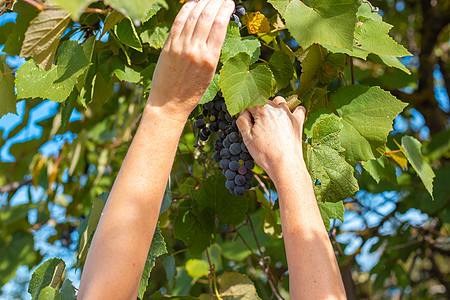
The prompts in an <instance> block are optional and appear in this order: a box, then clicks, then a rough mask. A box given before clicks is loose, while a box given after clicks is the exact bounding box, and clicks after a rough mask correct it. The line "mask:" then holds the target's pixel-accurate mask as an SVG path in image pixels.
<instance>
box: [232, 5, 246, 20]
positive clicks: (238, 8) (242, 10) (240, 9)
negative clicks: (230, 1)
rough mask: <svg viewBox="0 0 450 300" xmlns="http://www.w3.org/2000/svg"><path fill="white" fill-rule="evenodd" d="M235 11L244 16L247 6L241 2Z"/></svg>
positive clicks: (239, 15)
mask: <svg viewBox="0 0 450 300" xmlns="http://www.w3.org/2000/svg"><path fill="white" fill-rule="evenodd" d="M234 13H235V14H236V15H237V16H238V17H242V16H244V15H245V6H244V4H242V3H239V4H238V5H236V8H235V9H234Z"/></svg>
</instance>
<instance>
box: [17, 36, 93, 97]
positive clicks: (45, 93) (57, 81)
mask: <svg viewBox="0 0 450 300" xmlns="http://www.w3.org/2000/svg"><path fill="white" fill-rule="evenodd" d="M57 57H58V66H55V65H53V67H52V68H51V69H50V70H49V71H45V70H42V69H40V68H38V67H37V66H36V64H35V63H34V61H33V60H28V61H27V62H26V63H25V64H23V65H22V67H21V68H20V69H19V70H18V71H17V74H16V87H17V98H18V99H27V98H42V99H50V100H52V101H57V102H63V101H64V100H66V99H67V98H68V97H69V95H70V93H71V92H72V90H73V88H74V86H75V84H76V83H77V79H78V77H79V76H80V75H81V74H82V73H83V72H84V71H85V70H86V69H87V68H88V66H89V64H90V63H89V60H88V59H87V57H86V55H85V53H84V52H83V48H82V46H80V45H79V44H78V43H77V42H75V41H67V42H64V43H62V44H61V46H60V47H59V49H58V54H57Z"/></svg>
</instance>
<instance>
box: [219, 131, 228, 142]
mask: <svg viewBox="0 0 450 300" xmlns="http://www.w3.org/2000/svg"><path fill="white" fill-rule="evenodd" d="M225 138H226V136H225V133H224V132H223V131H221V132H219V133H218V134H217V139H218V140H220V141H223V140H224V139H225Z"/></svg>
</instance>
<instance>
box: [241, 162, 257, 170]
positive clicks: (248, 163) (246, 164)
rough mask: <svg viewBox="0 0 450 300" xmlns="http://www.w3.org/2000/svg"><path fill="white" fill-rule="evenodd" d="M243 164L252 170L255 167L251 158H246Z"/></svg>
mask: <svg viewBox="0 0 450 300" xmlns="http://www.w3.org/2000/svg"><path fill="white" fill-rule="evenodd" d="M244 166H245V167H246V168H247V169H249V170H252V169H253V168H254V167H255V163H254V162H253V160H246V161H245V162H244Z"/></svg>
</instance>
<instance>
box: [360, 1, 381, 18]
mask: <svg viewBox="0 0 450 300" xmlns="http://www.w3.org/2000/svg"><path fill="white" fill-rule="evenodd" d="M357 16H358V17H359V16H364V17H367V18H372V19H374V20H377V21H383V17H382V16H381V15H380V14H378V12H374V11H372V6H371V5H370V4H369V3H368V2H362V3H361V5H360V6H359V7H358V12H357Z"/></svg>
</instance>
